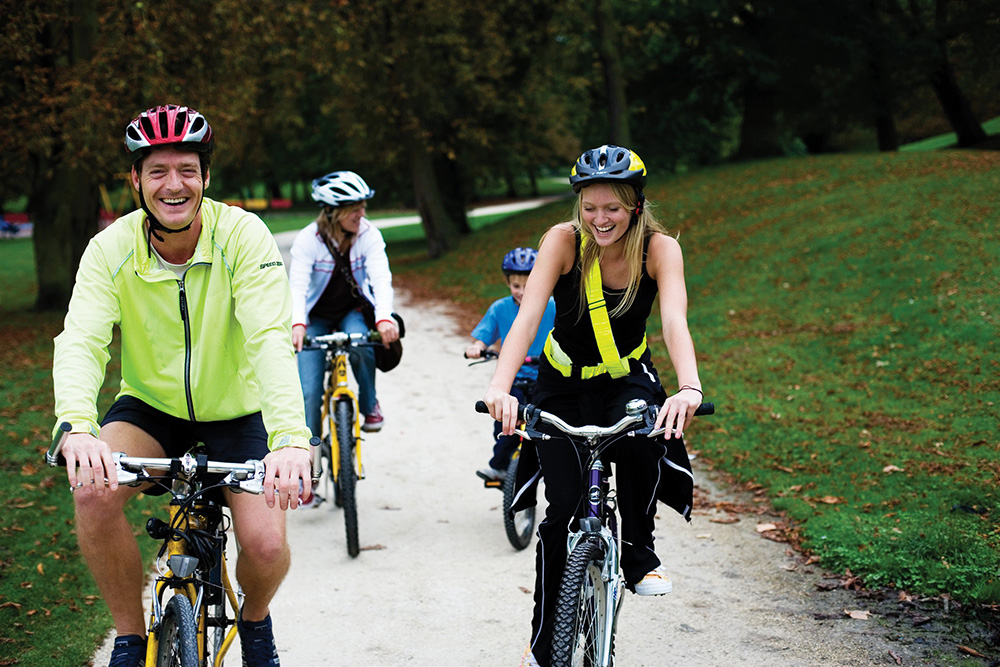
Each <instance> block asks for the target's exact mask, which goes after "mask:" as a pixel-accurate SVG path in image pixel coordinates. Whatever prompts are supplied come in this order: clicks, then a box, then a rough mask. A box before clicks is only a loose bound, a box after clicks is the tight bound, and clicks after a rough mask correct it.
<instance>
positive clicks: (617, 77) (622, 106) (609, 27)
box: [594, 0, 632, 148]
mask: <svg viewBox="0 0 1000 667" xmlns="http://www.w3.org/2000/svg"><path fill="white" fill-rule="evenodd" d="M594 18H595V23H596V24H597V42H598V45H597V51H598V53H599V54H600V56H601V65H602V68H603V70H604V88H605V92H606V93H607V96H608V139H609V141H610V143H612V144H615V145H617V146H625V147H628V148H631V146H632V136H631V134H630V133H629V122H628V102H627V99H626V96H625V68H624V66H623V65H622V58H621V48H622V46H621V40H619V39H618V30H617V23H616V22H615V18H614V13H613V11H612V7H611V2H610V0H597V2H596V3H594Z"/></svg>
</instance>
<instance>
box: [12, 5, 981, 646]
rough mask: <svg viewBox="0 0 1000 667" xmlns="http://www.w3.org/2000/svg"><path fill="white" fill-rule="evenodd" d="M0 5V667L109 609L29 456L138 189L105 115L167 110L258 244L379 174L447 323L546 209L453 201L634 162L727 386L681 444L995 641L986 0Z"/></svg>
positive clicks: (818, 538) (804, 529) (512, 195)
mask: <svg viewBox="0 0 1000 667" xmlns="http://www.w3.org/2000/svg"><path fill="white" fill-rule="evenodd" d="M3 14H4V16H5V17H6V18H7V19H8V25H7V27H6V31H5V34H4V35H3V36H2V37H0V119H2V120H3V122H2V123H0V202H2V204H3V212H4V213H5V214H7V215H8V217H11V218H12V219H18V220H28V221H30V224H31V225H32V226H33V234H32V236H31V238H24V239H13V240H3V241H0V253H2V261H0V276H2V285H3V290H2V293H0V314H2V318H3V321H2V323H0V341H2V342H3V345H0V365H2V367H3V369H4V371H3V374H2V379H0V420H2V426H3V433H4V436H5V439H6V441H7V447H6V449H5V451H6V453H7V456H6V457H5V460H4V463H3V466H2V472H0V503H2V504H3V507H4V508H5V510H6V511H5V512H4V514H3V517H2V518H0V530H2V534H0V535H2V542H0V619H2V621H3V622H2V623H0V628H2V629H0V664H58V665H62V664H80V663H84V662H86V659H87V657H88V656H89V655H90V654H91V653H92V650H93V647H94V644H95V642H96V641H98V639H99V638H100V637H102V636H103V633H104V631H105V630H106V628H107V626H108V618H107V615H106V612H105V611H104V608H103V606H102V605H101V604H100V602H99V600H98V599H97V597H96V590H95V589H94V587H93V585H92V582H91V581H90V579H89V576H88V575H87V574H86V570H85V568H84V566H83V565H82V563H80V561H79V559H78V557H77V556H76V553H75V548H74V545H75V540H74V537H73V535H72V519H71V505H72V503H71V501H70V497H69V495H68V494H66V493H65V492H64V489H63V487H62V484H61V483H60V481H59V480H60V476H59V475H58V474H56V473H54V472H52V471H50V470H47V469H45V468H43V466H42V458H41V454H40V453H41V451H42V450H44V448H45V446H46V445H47V440H48V437H49V433H50V431H51V428H52V422H53V419H54V417H53V415H52V405H51V403H52V399H51V396H52V388H51V376H50V369H51V339H52V338H53V336H55V335H56V334H57V333H58V331H59V330H60V327H61V319H62V315H63V314H64V310H65V305H66V302H67V300H68V298H69V294H70V291H71V289H72V282H73V275H74V273H75V267H76V265H77V263H78V261H79V256H80V254H81V253H82V251H83V248H84V247H85V245H86V243H87V242H88V240H89V239H90V238H91V237H92V236H93V234H94V233H96V231H97V229H98V228H99V226H100V225H101V224H102V218H103V219H104V220H105V223H106V220H107V218H109V217H114V215H115V214H116V213H117V212H119V210H121V209H125V210H127V209H129V208H131V206H132V203H131V194H130V193H128V191H127V190H125V191H124V192H123V190H122V185H123V182H124V181H123V179H122V173H123V172H125V171H126V170H127V168H128V163H127V161H126V159H125V155H124V150H123V149H122V146H121V139H122V132H123V130H124V127H125V125H126V124H127V122H128V121H129V120H130V119H131V118H132V117H133V116H134V115H136V114H137V113H138V112H139V111H141V110H143V109H145V108H146V107H148V106H152V105H154V104H160V103H166V102H171V103H179V104H187V105H190V106H192V107H194V108H196V109H198V110H199V111H202V112H203V113H204V114H205V115H206V116H207V117H208V118H209V120H210V122H211V123H212V125H213V127H214V129H215V132H216V136H217V152H216V157H215V160H214V162H213V167H212V189H211V191H210V193H209V194H210V195H211V196H214V197H218V198H222V199H227V200H238V201H242V202H244V203H246V204H248V205H250V206H251V207H252V208H255V209H259V213H260V214H261V216H262V217H263V218H264V219H265V221H266V222H267V223H268V224H269V225H270V226H271V227H272V229H273V230H274V231H284V230H288V229H294V228H297V227H301V226H302V225H304V224H305V223H306V222H308V220H309V219H311V216H312V212H313V211H314V210H315V209H314V208H313V207H312V202H310V201H309V198H308V182H309V180H310V179H312V178H314V177H316V176H318V175H320V174H322V173H324V172H326V171H329V170H332V169H339V168H350V169H353V170H355V171H358V172H359V173H361V174H363V175H364V176H365V178H366V179H367V180H368V181H369V183H371V184H372V185H373V187H375V189H376V191H377V195H376V199H375V200H373V202H372V206H371V207H370V208H371V212H372V216H373V217H378V216H387V215H395V214H398V213H399V212H402V211H406V212H411V213H412V212H416V213H417V214H418V215H419V216H420V219H421V224H420V226H419V227H414V228H398V229H395V230H387V232H386V236H387V240H388V242H389V252H390V257H391V259H392V263H393V269H394V273H395V276H396V278H395V283H396V285H397V286H398V287H399V288H400V289H403V290H407V291H409V292H410V293H411V294H413V295H414V296H415V297H417V298H424V299H445V300H448V301H449V302H450V303H451V304H452V308H453V309H454V312H455V314H456V316H457V317H458V318H459V321H460V322H461V323H463V325H466V324H470V323H472V321H473V319H474V318H475V317H476V314H477V313H481V312H482V310H483V308H484V307H485V305H486V304H488V303H489V301H490V300H492V299H493V298H496V297H497V296H500V295H502V292H503V286H502V283H500V281H499V280H498V279H497V275H496V274H497V271H496V265H497V264H498V261H499V256H500V255H501V254H502V253H500V250H502V249H506V248H507V247H508V246H513V245H516V244H525V245H537V242H538V237H539V236H540V234H541V232H542V231H543V230H544V229H545V228H546V227H547V226H548V225H550V224H552V223H553V222H556V221H558V220H561V219H565V218H566V217H567V216H568V215H569V209H570V204H569V203H567V201H566V200H558V201H556V202H554V203H551V204H548V205H546V206H543V207H541V208H538V209H535V210H532V211H530V212H527V213H521V214H517V215H514V216H509V217H503V218H502V219H500V220H499V221H497V218H490V219H478V218H473V217H470V216H469V214H468V211H469V209H470V208H471V207H473V206H478V205H481V204H484V203H490V202H493V201H499V200H510V199H516V198H525V197H535V196H538V195H560V194H569V188H568V186H567V185H566V183H565V180H564V179H565V177H566V173H567V172H568V168H569V166H570V165H571V164H572V162H573V160H574V159H575V158H576V157H577V156H578V155H579V153H580V152H581V151H582V150H583V149H584V148H588V147H591V146H595V145H600V144H602V143H618V144H622V145H627V146H629V147H631V148H633V149H635V150H636V151H637V152H638V153H639V154H640V155H641V156H642V157H643V159H644V160H645V162H646V164H647V166H648V168H649V171H650V184H649V186H648V188H647V195H648V196H649V198H650V200H651V201H652V202H654V203H655V204H656V211H657V214H658V215H659V217H660V218H661V220H663V221H664V222H665V223H666V226H667V227H668V228H669V229H671V230H672V231H674V232H677V233H679V234H680V241H681V244H682V246H683V247H684V249H685V259H686V264H687V277H688V291H689V296H690V300H691V306H690V323H691V328H692V331H693V334H694V337H695V342H696V345H697V348H698V351H699V359H700V366H701V370H702V377H703V380H704V383H705V387H706V390H707V391H708V393H709V396H710V398H712V399H714V400H715V401H716V402H717V403H719V405H720V416H719V418H718V419H716V420H713V421H711V422H708V421H707V420H706V423H704V424H701V425H699V429H700V430H701V431H704V436H703V437H702V438H701V439H700V440H699V445H700V451H699V456H701V457H703V458H704V459H706V460H708V461H710V462H711V465H712V467H713V468H715V469H716V470H717V471H719V472H720V473H721V474H724V475H728V476H729V477H730V479H731V480H732V484H733V485H734V486H738V487H740V488H743V489H749V490H751V491H753V492H755V493H757V494H758V496H759V497H760V498H761V499H762V500H764V501H766V502H767V503H769V504H770V505H771V506H773V507H774V508H775V509H777V510H779V511H782V512H784V513H785V516H786V517H787V520H786V521H784V522H782V523H781V524H780V525H779V526H778V527H777V529H776V530H774V531H770V532H771V533H772V534H771V535H769V537H771V538H772V539H780V540H785V541H788V542H789V543H790V544H791V545H793V546H795V547H796V548H799V549H802V550H804V551H805V552H806V553H808V554H811V555H815V556H816V557H817V558H819V559H820V562H821V564H822V565H823V566H824V567H826V568H827V569H829V570H830V571H833V572H836V573H845V580H846V581H848V582H850V585H852V586H857V585H863V586H866V587H868V588H870V589H878V590H892V591H899V592H900V594H901V595H912V596H919V597H922V598H927V599H937V600H944V601H945V604H951V605H957V606H964V607H965V608H966V609H967V610H968V611H969V613H971V614H974V615H980V616H981V617H982V616H985V617H987V618H989V617H991V615H992V618H993V621H992V622H991V623H992V625H991V624H990V623H987V627H988V628H992V634H990V632H987V633H986V634H985V635H982V636H976V637H970V638H966V639H963V640H962V641H967V643H969V645H975V646H978V647H979V649H980V650H982V651H983V652H984V654H989V653H991V652H992V653H993V654H994V657H996V653H997V651H998V649H997V636H996V632H997V629H996V621H995V617H996V614H995V612H996V608H997V607H996V605H997V604H1000V581H998V572H1000V519H998V515H1000V503H998V497H997V490H996V489H997V483H998V481H1000V443H998V436H997V433H998V428H997V427H998V423H997V421H998V419H997V412H998V408H997V404H998V401H1000V380H998V379H997V378H998V377H1000V375H998V370H1000V368H998V366H1000V355H998V354H997V334H998V328H997V317H998V316H1000V313H998V312H997V298H996V295H997V292H998V283H1000V261H998V259H997V256H998V253H997V252H996V248H997V247H998V241H1000V239H998V236H1000V233H998V225H997V222H998V203H997V192H998V191H1000V187H998V186H1000V153H998V152H997V150H996V149H997V145H998V143H1000V141H998V138H997V136H996V133H997V132H998V131H1000V127H998V123H997V121H995V120H993V121H991V120H990V119H994V118H995V117H996V116H998V115H1000V99H998V95H997V90H998V89H1000V39H997V37H998V36H1000V7H998V6H997V4H996V3H995V2H988V1H986V0H978V1H977V0H971V1H967V2H946V1H945V0H912V1H911V2H901V1H898V0H863V1H862V0H847V1H845V2H841V3H827V2H820V1H818V0H803V1H800V2H795V3H789V2H778V1H776V0H775V1H765V2H745V1H744V2H727V1H724V0H688V1H687V2H679V1H678V2H666V1H663V2H657V1H649V2H632V1H628V0H599V1H598V2H595V3H590V4H585V5H581V4H578V3H570V2H562V1H559V0H550V1H546V2H540V1H539V2H536V1H531V0H526V1H520V2H513V1H505V0H500V1H498V2H494V3H488V4H486V3H476V4H472V3H464V2H458V1H450V0H426V1H424V2H389V1H382V0H374V1H372V2H366V3H354V2H350V1H348V0H338V1H334V2H294V1H293V2H285V3H280V4H278V3H266V2H246V1H237V0H219V1H217V2H213V3H205V2H194V1H186V2H175V3H170V4H161V3H149V2H110V1H98V2H82V1H66V2H54V1H50V2H33V1H30V0H29V1H27V2H18V3H13V2H8V1H7V0H4V2H3ZM123 195H124V196H123ZM275 202H279V203H278V206H279V207H280V208H278V207H275V206H274V205H273V204H274V203H275ZM102 210H104V211H105V213H103V214H102ZM489 223H493V224H489ZM411 316H415V317H418V316H419V313H418V312H414V313H412V315H411ZM653 324H654V325H653V326H651V328H650V331H651V332H656V331H657V329H656V326H655V325H656V324H658V323H653ZM651 342H652V345H653V350H654V353H655V355H656V356H657V360H658V362H659V364H660V365H661V366H662V365H663V364H664V363H665V361H666V360H665V350H664V348H663V345H662V341H660V340H659V336H657V335H655V333H654V334H653V335H652V336H651ZM116 373H117V368H115V367H114V366H113V365H112V366H110V367H109V377H108V380H107V382H106V385H105V389H104V391H103V392H102V401H103V404H102V407H105V406H106V405H107V404H108V402H109V401H110V400H111V398H112V397H113V395H114V393H115V390H116V387H117V378H116ZM151 507H152V505H151V504H148V503H147V504H144V505H137V506H136V507H135V508H134V512H135V514H136V515H137V516H139V515H142V514H144V513H145V514H149V513H150V512H152V511H153V510H152V509H150V508H151ZM137 525H139V524H138V523H137ZM144 546H148V545H144ZM81 612H93V613H81ZM977 642H978V643H977ZM40 646H45V647H46V649H45V652H46V653H47V655H45V656H44V658H43V657H40V653H39V651H38V650H37V648H38V647H40ZM48 653H51V655H48Z"/></svg>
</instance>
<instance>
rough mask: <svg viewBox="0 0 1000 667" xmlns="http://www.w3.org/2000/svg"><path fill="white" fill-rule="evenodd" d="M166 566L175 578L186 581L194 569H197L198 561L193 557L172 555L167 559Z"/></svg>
mask: <svg viewBox="0 0 1000 667" xmlns="http://www.w3.org/2000/svg"><path fill="white" fill-rule="evenodd" d="M167 566H169V567H170V571H171V572H173V573H174V576H175V577H180V578H181V579H186V578H188V577H190V576H191V575H192V574H194V570H195V568H197V567H198V559H197V558H195V557H194V556H187V555H184V554H174V555H173V556H171V557H170V558H168V559H167Z"/></svg>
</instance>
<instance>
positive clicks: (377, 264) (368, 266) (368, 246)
mask: <svg viewBox="0 0 1000 667" xmlns="http://www.w3.org/2000/svg"><path fill="white" fill-rule="evenodd" d="M331 243H334V244H335V245H336V243H335V242H334V241H333V240H332V239H331ZM350 260H351V273H352V274H354V281H355V282H356V283H357V284H358V285H359V286H360V288H361V292H362V294H363V295H364V297H365V298H366V299H368V301H370V302H371V303H373V304H374V305H375V320H376V321H377V322H378V321H381V320H391V319H392V310H393V308H392V297H393V294H392V272H391V271H389V258H388V257H387V256H386V254H385V240H383V238H382V232H380V231H379V230H378V228H377V227H375V225H373V224H372V223H371V222H369V221H368V218H362V219H361V226H360V227H359V228H358V234H357V236H356V237H355V239H354V244H353V245H352V246H351V252H350ZM334 270H335V265H334V261H333V255H331V254H330V251H329V249H327V247H326V244H325V243H323V238H322V237H321V236H320V234H319V226H318V225H317V224H316V222H315V221H313V222H312V223H310V224H309V225H308V226H306V228H305V229H303V230H302V231H301V232H299V233H298V236H296V237H295V242H294V243H293V244H292V266H291V268H290V270H289V281H290V282H291V284H292V324H293V325H296V324H303V325H306V324H309V312H310V311H311V310H312V309H313V306H315V305H316V302H317V301H319V297H320V295H321V294H323V290H325V289H326V286H327V285H328V284H330V277H331V276H332V275H333V271H334Z"/></svg>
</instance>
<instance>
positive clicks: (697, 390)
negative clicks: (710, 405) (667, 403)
mask: <svg viewBox="0 0 1000 667" xmlns="http://www.w3.org/2000/svg"><path fill="white" fill-rule="evenodd" d="M685 389H693V390H695V391H696V392H698V393H699V394H701V397H702V398H705V392H703V391H702V390H701V389H698V387H692V386H691V385H689V384H686V385H684V386H683V387H681V388H680V389H678V390H677V391H684V390H685Z"/></svg>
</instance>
